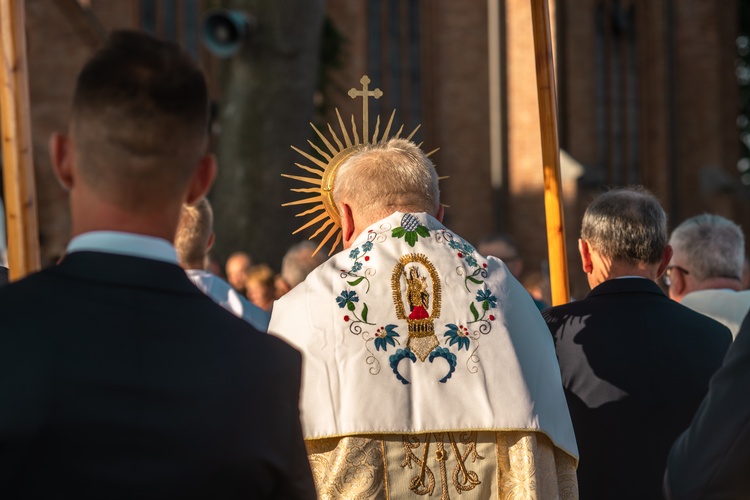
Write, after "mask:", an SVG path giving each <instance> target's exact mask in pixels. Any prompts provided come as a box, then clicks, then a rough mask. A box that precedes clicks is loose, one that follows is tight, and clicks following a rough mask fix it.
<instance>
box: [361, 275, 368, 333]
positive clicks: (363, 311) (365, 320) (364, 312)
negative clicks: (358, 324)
mask: <svg viewBox="0 0 750 500" xmlns="http://www.w3.org/2000/svg"><path fill="white" fill-rule="evenodd" d="M360 279H361V278H360ZM362 321H364V322H365V323H366V322H367V304H365V303H362Z"/></svg>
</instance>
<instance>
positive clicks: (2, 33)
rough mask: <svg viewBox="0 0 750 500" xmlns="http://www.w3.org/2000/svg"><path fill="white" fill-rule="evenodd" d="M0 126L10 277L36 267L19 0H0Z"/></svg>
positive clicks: (36, 240) (36, 234)
mask: <svg viewBox="0 0 750 500" xmlns="http://www.w3.org/2000/svg"><path fill="white" fill-rule="evenodd" d="M0 115H1V116H0V120H1V121H0V130H1V131H2V150H3V181H4V186H5V189H4V191H5V193H4V202H5V214H6V221H7V224H6V226H7V236H8V238H7V239H8V262H9V267H10V279H11V280H17V279H19V278H21V277H23V276H25V275H27V274H29V273H31V272H33V271H36V270H38V269H39V268H40V257H39V229H38V222H37V212H36V192H35V184H34V162H33V159H32V143H31V115H30V113H29V85H28V68H27V64H26V36H25V16H24V1H23V0H0Z"/></svg>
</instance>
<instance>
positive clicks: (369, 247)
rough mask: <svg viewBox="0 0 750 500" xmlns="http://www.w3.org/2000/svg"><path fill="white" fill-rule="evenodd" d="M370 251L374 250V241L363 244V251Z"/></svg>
mask: <svg viewBox="0 0 750 500" xmlns="http://www.w3.org/2000/svg"><path fill="white" fill-rule="evenodd" d="M370 250H372V241H365V242H364V243H363V244H362V251H363V252H369V251H370Z"/></svg>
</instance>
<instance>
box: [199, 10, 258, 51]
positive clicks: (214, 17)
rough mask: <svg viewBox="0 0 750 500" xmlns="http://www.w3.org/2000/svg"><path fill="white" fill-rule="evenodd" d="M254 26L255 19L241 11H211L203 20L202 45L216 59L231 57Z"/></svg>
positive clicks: (255, 23)
mask: <svg viewBox="0 0 750 500" xmlns="http://www.w3.org/2000/svg"><path fill="white" fill-rule="evenodd" d="M256 25H257V22H256V20H255V18H254V17H253V16H251V15H249V14H247V13H246V12H243V11H241V10H227V9H214V10H211V11H209V12H207V13H206V15H205V16H204V18H203V43H204V44H205V46H206V48H207V49H208V50H209V51H210V52H211V53H213V54H214V55H216V56H217V57H221V58H226V57H232V56H233V55H235V54H236V53H237V52H238V51H239V50H240V47H241V46H242V43H243V42H244V41H245V38H246V37H248V36H249V35H251V34H252V32H253V31H254V30H255V27H256Z"/></svg>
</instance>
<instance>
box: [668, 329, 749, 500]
mask: <svg viewBox="0 0 750 500" xmlns="http://www.w3.org/2000/svg"><path fill="white" fill-rule="evenodd" d="M749 396H750V315H748V316H747V317H745V321H744V322H743V323H742V326H741V327H740V331H739V333H738V334H737V338H736V339H735V341H734V344H732V347H731V348H730V349H729V352H728V353H727V357H726V360H725V361H724V365H723V366H722V367H721V368H720V369H719V371H718V372H716V375H714V377H713V378H712V379H711V384H710V386H709V389H708V396H706V399H704V400H703V403H701V406H700V408H699V409H698V412H697V413H696V415H695V418H694V419H693V423H692V424H690V428H689V429H688V430H687V431H685V433H684V434H682V435H681V436H680V437H679V439H677V442H676V443H675V444H674V446H673V447H672V451H671V453H670V454H669V461H668V465H667V467H668V468H667V475H666V478H665V482H664V484H665V490H666V492H667V498H670V499H673V500H692V499H696V500H697V499H705V500H713V499H717V500H718V499H737V500H740V499H747V498H750V397H749Z"/></svg>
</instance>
